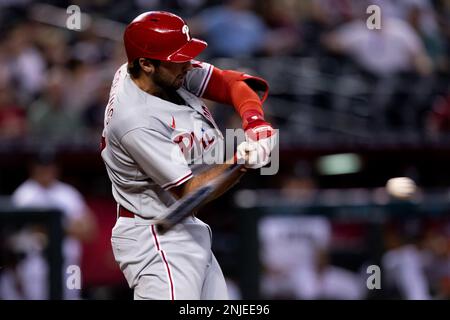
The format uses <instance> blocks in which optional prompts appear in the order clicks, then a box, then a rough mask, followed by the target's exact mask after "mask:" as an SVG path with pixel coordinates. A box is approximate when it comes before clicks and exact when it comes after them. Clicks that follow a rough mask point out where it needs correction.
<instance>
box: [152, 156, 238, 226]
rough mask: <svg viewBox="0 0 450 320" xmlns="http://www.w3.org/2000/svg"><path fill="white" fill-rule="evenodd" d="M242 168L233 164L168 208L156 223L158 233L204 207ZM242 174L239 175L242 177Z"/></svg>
mask: <svg viewBox="0 0 450 320" xmlns="http://www.w3.org/2000/svg"><path fill="white" fill-rule="evenodd" d="M243 167H244V165H243V164H237V163H236V164H233V165H231V166H230V167H229V168H227V170H225V171H224V172H223V173H222V174H221V175H219V176H218V177H216V178H215V179H214V180H211V181H209V182H208V183H207V184H205V185H203V186H201V187H200V188H198V189H197V190H194V191H193V192H191V193H189V194H188V195H186V196H185V197H183V198H181V199H180V200H178V201H177V202H175V203H174V204H173V205H172V206H171V207H170V208H169V212H168V213H167V214H166V216H165V217H164V218H162V219H161V220H160V221H159V222H158V223H157V226H156V228H157V230H158V232H159V233H161V234H164V233H166V232H167V231H169V230H170V229H172V228H173V227H174V226H175V225H176V224H178V223H179V222H180V221H182V220H183V219H184V218H186V217H187V216H189V215H191V214H192V213H193V212H194V211H196V210H197V209H199V208H200V207H201V206H202V205H204V204H205V203H206V202H207V200H208V198H209V197H210V196H211V195H212V194H213V193H215V192H216V191H218V190H220V189H221V188H223V187H224V186H226V185H227V184H230V181H228V180H229V178H230V177H231V176H233V175H235V174H236V173H237V172H238V171H240V170H241V169H242V168H243ZM243 174H244V172H242V173H241V175H243Z"/></svg>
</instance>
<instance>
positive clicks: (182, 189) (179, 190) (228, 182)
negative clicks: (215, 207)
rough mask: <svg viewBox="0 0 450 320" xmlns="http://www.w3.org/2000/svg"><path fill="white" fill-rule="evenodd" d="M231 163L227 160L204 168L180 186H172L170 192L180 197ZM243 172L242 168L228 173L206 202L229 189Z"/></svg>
mask: <svg viewBox="0 0 450 320" xmlns="http://www.w3.org/2000/svg"><path fill="white" fill-rule="evenodd" d="M231 165H232V161H231V160H229V161H227V163H224V164H220V165H216V166H214V167H213V168H211V169H209V170H206V171H204V172H202V173H200V174H199V175H196V176H194V177H193V178H191V179H190V180H188V181H187V182H186V183H184V184H182V185H181V186H179V187H176V188H172V189H171V192H172V194H174V196H175V197H177V198H178V199H180V198H182V197H184V196H185V195H187V194H189V193H191V192H193V191H194V190H196V189H198V188H199V187H201V186H203V185H205V184H206V183H208V182H210V181H212V180H214V179H216V178H218V177H219V176H220V175H222V174H223V173H224V172H225V171H226V170H227V169H229V168H230V166H231ZM245 172H246V170H245V169H242V170H241V171H238V172H236V173H234V174H232V175H230V176H229V177H228V178H227V179H225V180H224V181H222V182H221V185H220V187H219V188H217V190H216V191H215V192H214V193H212V194H211V196H210V197H209V198H208V199H207V201H206V202H209V201H212V200H214V199H216V198H218V197H220V196H221V195H222V194H223V193H225V192H226V191H227V190H228V189H230V188H231V187H232V186H234V185H235V184H236V183H237V182H238V181H239V179H240V178H241V177H242V175H243V174H244V173H245Z"/></svg>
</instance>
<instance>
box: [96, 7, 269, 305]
mask: <svg viewBox="0 0 450 320" xmlns="http://www.w3.org/2000/svg"><path fill="white" fill-rule="evenodd" d="M124 44H125V49H126V53H127V58H128V63H126V64H124V65H122V66H121V67H120V68H119V69H118V70H117V72H116V74H115V77H114V80H113V82H112V87H111V92H110V98H109V102H108V105H107V107H106V110H105V127H104V131H103V138H102V153H101V155H102V158H103V160H104V162H105V165H106V169H107V172H108V175H109V178H110V180H111V182H112V193H113V196H114V198H115V200H116V202H117V217H118V218H117V222H116V224H115V226H114V228H113V230H112V237H111V243H112V248H113V253H114V256H115V259H116V261H117V263H118V264H119V266H120V269H121V270H122V272H123V273H124V275H125V278H126V280H127V282H128V284H129V286H130V287H131V288H132V289H134V298H135V299H171V300H174V299H227V288H226V285H225V280H224V277H223V274H222V271H221V269H220V267H219V265H218V263H217V260H216V258H215V257H214V255H213V253H212V251H211V230H210V228H209V226H208V225H207V224H205V223H204V222H202V221H201V220H199V219H198V218H196V217H195V216H194V215H192V216H190V217H189V218H187V219H185V220H183V222H182V223H181V224H179V225H177V226H175V227H174V228H173V229H172V230H170V231H169V232H167V233H165V234H158V232H157V229H156V227H155V224H156V223H157V222H158V219H160V218H161V217H163V216H164V214H165V213H167V209H168V207H169V206H170V205H172V204H173V203H174V202H175V201H177V199H180V198H182V197H183V196H185V195H186V194H188V193H189V192H191V191H193V190H195V189H196V188H198V187H200V186H202V185H203V184H205V183H206V182H208V181H209V180H211V179H214V178H215V177H217V176H219V175H220V174H221V173H222V172H224V171H225V170H226V169H227V168H228V167H230V166H231V165H232V163H234V162H235V161H243V162H244V163H245V167H244V168H243V169H242V171H246V169H247V168H252V169H256V168H260V167H262V166H264V165H266V164H267V163H269V162H270V152H271V150H272V148H273V145H274V139H275V138H274V137H275V130H274V129H273V128H272V126H271V125H270V124H269V123H267V122H266V121H265V120H264V113H263V111H262V103H263V102H264V100H265V99H266V97H267V94H268V85H267V83H266V81H265V80H263V79H261V78H258V77H254V76H250V75H247V74H243V73H239V72H235V71H228V70H220V69H218V68H216V67H214V66H212V65H210V64H208V63H204V62H198V61H195V60H193V59H194V58H195V57H196V56H197V55H198V54H200V53H201V52H202V51H203V50H204V49H205V48H206V46H207V44H206V43H205V42H204V41H201V40H198V39H195V38H192V37H191V35H190V32H189V27H188V26H187V25H186V23H185V22H184V21H183V19H181V18H180V17H178V16H176V15H174V14H171V13H168V12H161V11H151V12H146V13H143V14H141V15H139V16H138V17H136V18H135V19H134V20H133V21H132V22H131V23H130V24H129V25H128V26H127V28H126V30H125V33H124ZM259 93H261V96H260V95H259ZM201 98H207V99H211V100H214V101H217V102H220V103H225V104H230V105H232V106H234V108H235V109H236V111H237V112H238V113H239V115H240V117H241V118H242V125H243V129H244V130H245V135H246V141H244V142H242V143H241V144H240V145H239V146H238V148H237V152H236V153H235V156H234V157H233V158H232V159H228V160H227V161H225V162H224V163H222V164H214V165H204V164H202V163H201V161H199V160H202V159H203V158H204V157H205V156H208V155H211V153H213V152H217V149H218V148H217V146H219V147H220V146H223V144H222V142H223V140H224V138H223V135H222V134H221V132H220V131H219V129H218V128H217V125H216V123H215V121H214V119H213V118H212V116H211V113H210V112H209V110H208V108H207V107H206V106H205V104H204V103H203V101H202V99H201ZM219 149H220V148H219ZM241 175H242V173H239V174H236V175H235V176H232V177H231V178H230V179H229V181H227V182H229V183H228V185H227V186H225V187H224V188H222V189H221V190H218V191H217V192H216V193H215V194H214V195H213V196H212V197H211V198H210V199H208V200H212V199H214V198H216V197H218V196H220V195H221V194H222V193H223V192H225V191H226V190H227V189H228V188H229V187H231V186H232V185H233V184H234V183H236V182H237V180H238V178H239V177H240V176H241Z"/></svg>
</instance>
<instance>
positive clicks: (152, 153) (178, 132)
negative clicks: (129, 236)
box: [102, 63, 223, 218]
mask: <svg viewBox="0 0 450 320" xmlns="http://www.w3.org/2000/svg"><path fill="white" fill-rule="evenodd" d="M196 66H197V67H195V68H194V69H193V70H192V71H190V72H189V73H188V75H187V76H186V80H185V83H184V86H183V87H182V88H180V89H179V90H178V91H177V92H178V94H179V95H180V96H181V97H182V98H183V99H184V100H185V101H186V105H183V106H181V105H177V104H174V103H171V102H169V101H166V100H163V99H160V98H158V97H156V96H152V95H150V94H148V93H146V92H144V91H142V90H141V89H139V88H138V87H137V85H136V84H135V83H134V82H133V81H132V80H131V78H130V75H129V74H128V73H127V69H126V68H127V67H126V64H125V65H123V66H122V67H120V69H119V70H118V71H117V73H116V75H115V78H114V81H113V86H112V90H111V94H110V100H109V103H108V107H107V108H106V111H105V129H104V132H103V136H104V137H105V140H106V148H104V149H103V151H102V157H103V159H104V162H105V164H106V168H107V171H108V175H109V177H110V179H111V182H112V190H113V196H114V198H115V200H116V201H117V203H119V204H120V205H122V206H123V207H125V208H126V209H128V210H130V211H132V212H134V213H137V214H138V215H139V216H142V217H145V218H155V217H156V218H157V217H159V216H160V215H161V214H163V213H164V212H165V210H166V209H167V207H168V206H169V205H170V204H172V203H173V201H174V199H173V197H172V196H171V194H170V192H168V191H167V190H168V189H169V188H171V187H174V186H178V185H180V184H182V183H184V182H186V181H187V180H189V179H190V178H191V177H192V175H193V173H195V172H196V171H199V170H201V168H202V165H201V164H200V162H204V161H201V160H202V159H205V158H206V157H208V156H209V153H211V152H213V151H214V152H217V150H218V148H216V147H215V146H219V148H220V144H223V136H222V134H221V133H220V131H219V129H218V128H217V126H216V124H215V122H214V120H213V118H212V116H211V113H210V112H209V110H208V109H207V107H206V106H205V105H204V103H203V101H202V100H201V99H200V98H199V96H201V95H202V94H203V91H204V90H205V88H206V85H207V82H208V80H209V77H210V76H211V72H212V66H211V65H209V64H206V63H202V64H196ZM213 156H214V155H213Z"/></svg>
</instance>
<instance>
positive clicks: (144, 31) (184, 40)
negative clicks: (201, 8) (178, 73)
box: [123, 11, 207, 62]
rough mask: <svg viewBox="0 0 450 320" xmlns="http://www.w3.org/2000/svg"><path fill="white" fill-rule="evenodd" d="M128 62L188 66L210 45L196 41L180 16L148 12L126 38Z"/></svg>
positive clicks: (131, 28) (135, 21) (129, 30)
mask: <svg viewBox="0 0 450 320" xmlns="http://www.w3.org/2000/svg"><path fill="white" fill-rule="evenodd" d="M123 40H124V43H125V50H126V52H127V57H128V62H132V61H134V60H135V59H137V58H149V59H155V60H161V61H172V62H186V61H189V60H191V59H193V58H195V57H196V56H197V55H198V54H200V52H202V51H203V50H204V49H205V48H206V46H207V43H206V42H205V41H202V40H199V39H194V38H192V37H191V35H190V33H189V27H188V26H187V25H186V23H185V22H184V20H183V19H181V18H180V17H179V16H177V15H174V14H172V13H169V12H164V11H149V12H145V13H143V14H141V15H139V16H137V17H136V18H135V19H134V20H133V21H132V22H131V23H130V24H129V25H128V26H127V28H126V29H125V33H124V36H123Z"/></svg>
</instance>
